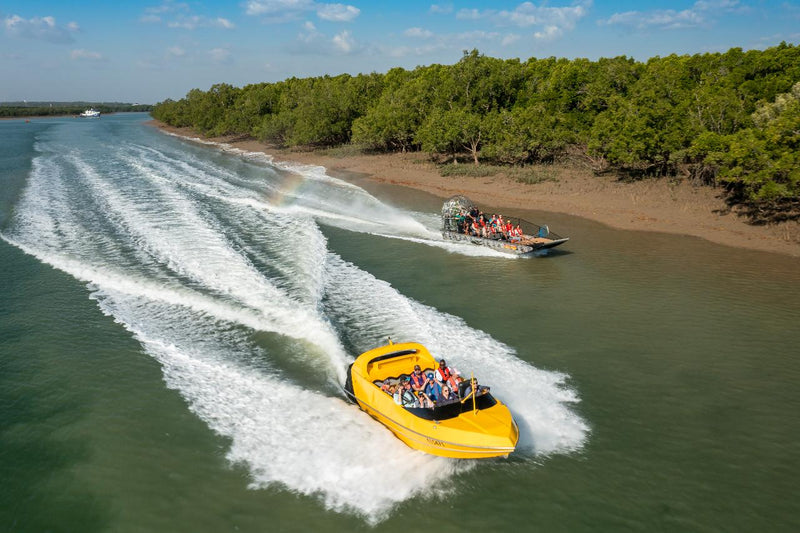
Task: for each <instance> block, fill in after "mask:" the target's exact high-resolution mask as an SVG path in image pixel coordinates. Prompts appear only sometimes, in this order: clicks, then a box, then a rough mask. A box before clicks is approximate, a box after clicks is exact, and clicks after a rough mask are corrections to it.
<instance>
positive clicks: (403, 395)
mask: <svg viewBox="0 0 800 533" xmlns="http://www.w3.org/2000/svg"><path fill="white" fill-rule="evenodd" d="M394 403H396V404H397V405H402V406H403V407H419V400H417V397H416V396H415V395H414V393H413V392H412V390H411V380H410V379H409V378H405V380H403V385H402V386H400V387H398V388H397V391H395V393H394Z"/></svg>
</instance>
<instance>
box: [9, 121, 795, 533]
mask: <svg viewBox="0 0 800 533" xmlns="http://www.w3.org/2000/svg"><path fill="white" fill-rule="evenodd" d="M147 118H148V117H146V116H145V115H136V114H134V115H127V116H126V115H117V116H104V117H102V118H101V119H99V120H80V119H73V118H64V119H47V120H34V121H31V122H30V123H25V122H24V121H2V122H0V237H2V240H0V267H1V268H2V276H1V277H0V295H2V299H1V300H0V399H1V400H2V401H0V472H2V477H3V484H4V488H3V490H2V491H0V529H3V530H10V531H82V532H93V531H123V532H127V531H131V532H133V531H174V532H182V531H186V532H206V531H207V532H217V531H276V530H278V531H308V530H310V529H318V530H324V531H352V530H366V531H370V530H375V529H383V528H387V527H388V528H392V529H395V528H400V527H407V526H409V525H413V524H419V527H424V526H425V523H426V519H427V517H428V516H429V515H431V516H433V517H435V519H436V522H435V523H434V524H432V525H431V527H435V528H436V529H437V530H440V531H461V530H462V529H464V528H465V527H466V528H478V529H479V530H486V531H496V530H500V531H510V530H522V531H545V532H550V531H749V530H770V531H796V530H798V529H799V528H800V503H798V497H797V496H798V493H797V481H796V478H797V475H798V474H800V446H799V445H798V444H797V441H796V439H797V438H798V436H800V417H798V416H797V413H798V412H800V389H798V387H797V383H798V380H799V379H800V360H799V359H798V357H797V354H798V353H800V350H798V348H797V338H798V333H800V325H799V323H800V320H799V319H800V264H799V263H798V261H797V260H796V259H792V258H786V257H782V256H777V255H772V254H765V253H756V252H748V251H744V250H737V249H732V248H726V247H722V246H716V245H712V244H709V243H707V242H704V241H701V240H699V239H694V238H687V237H680V236H670V235H662V234H653V233H639V232H631V231H619V230H612V229H610V228H607V227H605V226H602V225H600V224H596V223H593V222H589V221H586V220H582V219H578V218H574V217H569V216H566V215H555V214H551V213H541V212H535V211H531V212H526V211H514V212H511V211H508V212H507V214H508V215H515V216H522V217H523V218H527V219H531V220H533V221H536V222H546V223H548V224H549V225H550V227H551V228H553V229H554V230H555V231H556V232H558V233H560V234H563V235H569V236H570V237H571V240H570V242H569V243H568V244H567V245H566V246H565V247H563V250H555V251H553V252H551V253H550V254H548V255H546V256H544V257H535V258H531V259H514V258H509V257H506V256H502V255H497V254H494V253H491V252H488V251H485V250H483V249H480V248H477V247H472V246H470V245H461V244H453V243H447V242H443V241H442V240H441V238H440V237H439V234H438V232H437V228H438V217H437V213H438V210H439V207H440V205H441V200H439V199H436V198H433V197H431V196H429V195H426V194H423V193H419V192H415V191H410V190H406V189H402V188H396V187H389V186H384V185H379V184H374V183H371V182H369V181H368V180H366V179H363V178H359V177H357V176H355V177H353V179H350V180H348V181H343V180H341V179H337V178H334V177H331V176H328V175H327V174H326V173H325V172H324V169H321V168H317V167H307V166H306V167H304V166H294V167H293V166H291V165H274V164H272V163H271V162H270V161H269V159H268V158H265V157H263V156H258V155H254V154H243V153H240V152H237V151H234V150H230V149H225V148H224V147H220V146H213V145H204V144H202V143H197V142H188V141H185V140H182V139H179V138H176V137H172V136H168V135H165V134H163V133H161V132H159V131H157V130H155V129H154V128H151V127H149V126H147V125H146V124H145V121H146V120H147ZM490 207H491V206H487V208H490ZM387 336H391V337H392V338H393V339H394V340H396V341H406V340H408V341H411V340H413V341H419V342H422V343H424V344H425V345H427V346H428V347H429V348H430V349H431V351H432V352H433V353H435V354H436V355H437V356H438V355H441V356H444V357H446V358H447V359H448V362H449V363H451V364H452V365H453V366H456V367H457V368H458V369H459V370H461V371H462V372H466V373H469V372H475V373H476V375H477V376H479V377H480V378H481V381H482V382H484V383H487V384H490V385H491V386H492V390H493V392H494V393H495V395H496V396H497V397H499V398H500V399H502V400H503V401H504V402H505V403H506V404H508V405H509V407H510V409H511V411H512V413H513V414H514V416H515V418H516V420H517V421H518V423H519V425H520V428H521V440H520V446H519V449H518V451H517V452H515V453H514V454H512V456H510V457H509V458H507V459H496V460H486V461H478V462H475V461H455V460H449V459H443V458H436V457H432V456H427V455H424V454H421V453H419V452H415V451H413V450H411V449H409V448H407V447H406V446H405V445H404V444H402V443H401V442H400V441H398V440H397V439H395V438H394V437H393V436H392V435H391V434H390V433H389V432H388V431H387V430H386V429H384V428H383V426H381V425H379V424H378V423H376V422H375V421H373V420H372V419H371V418H369V417H368V416H366V415H364V414H363V413H361V412H360V411H359V410H358V409H357V408H355V407H354V406H352V405H350V404H348V403H347V402H346V401H345V400H344V398H343V396H342V394H341V392H340V386H341V383H342V382H343V378H344V370H345V368H346V365H347V364H348V362H349V361H351V360H352V359H353V357H354V356H355V355H357V354H358V353H360V352H362V351H365V350H367V349H369V348H372V347H374V346H377V345H379V344H382V343H383V342H384V341H385V339H386V337H387Z"/></svg>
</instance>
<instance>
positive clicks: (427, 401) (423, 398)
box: [417, 391, 433, 409]
mask: <svg viewBox="0 0 800 533" xmlns="http://www.w3.org/2000/svg"><path fill="white" fill-rule="evenodd" d="M417 399H418V401H419V405H420V406H421V407H426V408H428V409H432V408H433V400H432V399H431V397H430V396H428V395H427V394H425V393H424V392H423V391H419V392H418V393H417Z"/></svg>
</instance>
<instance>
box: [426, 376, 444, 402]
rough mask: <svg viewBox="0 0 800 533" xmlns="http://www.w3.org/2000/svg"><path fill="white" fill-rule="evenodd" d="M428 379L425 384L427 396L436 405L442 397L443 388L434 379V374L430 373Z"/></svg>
mask: <svg viewBox="0 0 800 533" xmlns="http://www.w3.org/2000/svg"><path fill="white" fill-rule="evenodd" d="M426 377H427V378H428V379H427V381H426V382H425V390H424V392H425V394H426V395H427V396H428V398H430V399H431V400H432V401H433V402H434V403H438V402H439V398H441V397H442V386H441V385H440V384H439V382H437V381H436V380H435V379H433V372H428V375H427V376H426Z"/></svg>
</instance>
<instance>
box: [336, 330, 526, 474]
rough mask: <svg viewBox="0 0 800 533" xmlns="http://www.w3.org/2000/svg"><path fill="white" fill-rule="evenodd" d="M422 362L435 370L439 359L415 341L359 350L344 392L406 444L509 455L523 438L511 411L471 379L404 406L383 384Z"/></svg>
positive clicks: (433, 450) (448, 452)
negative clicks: (443, 396)
mask: <svg viewBox="0 0 800 533" xmlns="http://www.w3.org/2000/svg"><path fill="white" fill-rule="evenodd" d="M415 365H419V366H420V368H421V369H423V373H426V374H427V373H430V372H433V371H434V370H435V369H436V367H437V364H436V361H435V360H434V358H433V356H432V355H431V354H430V353H429V352H428V350H427V349H426V348H425V347H424V346H423V345H421V344H418V343H415V342H407V343H398V344H393V343H392V341H391V340H389V344H387V345H385V346H380V347H378V348H374V349H372V350H369V351H368V352H365V353H363V354H361V355H360V356H358V358H356V360H355V361H354V362H353V364H351V365H350V368H349V369H348V372H347V382H346V383H345V392H346V393H347V395H348V397H349V398H350V399H351V400H353V401H355V402H356V403H357V404H358V406H359V407H360V408H361V409H362V410H364V411H365V412H367V413H368V414H369V415H370V416H372V417H373V418H375V419H376V420H378V422H380V423H382V424H383V425H385V426H386V427H387V428H389V429H390V430H391V431H392V433H394V434H395V435H396V436H397V438H399V439H400V440H402V441H403V442H405V443H406V444H407V445H408V446H410V447H412V448H414V449H417V450H421V451H423V452H426V453H430V454H433V455H439V456H442V457H454V458H459V459H465V458H466V459H474V458H485V457H498V456H507V455H508V454H510V453H511V452H513V451H514V448H515V447H516V445H517V441H518V440H519V429H518V428H517V424H516V422H514V418H513V417H512V416H511V412H510V411H509V410H508V407H506V406H505V405H504V404H503V403H502V402H500V401H499V400H497V399H495V398H494V397H493V396H492V395H491V394H490V393H489V387H484V386H479V385H478V384H477V381H476V380H474V379H469V380H465V381H462V382H461V383H460V385H459V391H458V394H456V395H454V396H453V397H452V398H451V399H450V400H441V401H439V402H437V403H435V404H434V406H433V407H402V406H401V405H398V404H397V403H395V401H394V398H393V397H392V395H391V394H389V393H388V392H385V391H384V390H382V389H381V386H382V385H383V383H384V381H386V380H388V383H391V384H395V385H396V384H402V382H403V381H405V380H407V378H408V376H409V375H410V374H411V372H413V369H414V366H415Z"/></svg>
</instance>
